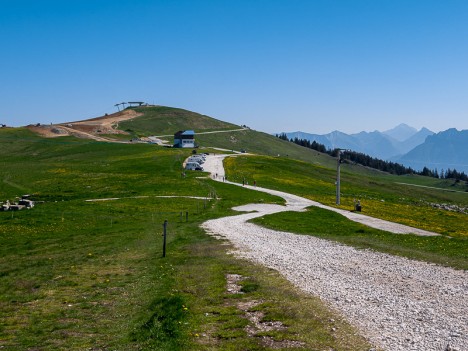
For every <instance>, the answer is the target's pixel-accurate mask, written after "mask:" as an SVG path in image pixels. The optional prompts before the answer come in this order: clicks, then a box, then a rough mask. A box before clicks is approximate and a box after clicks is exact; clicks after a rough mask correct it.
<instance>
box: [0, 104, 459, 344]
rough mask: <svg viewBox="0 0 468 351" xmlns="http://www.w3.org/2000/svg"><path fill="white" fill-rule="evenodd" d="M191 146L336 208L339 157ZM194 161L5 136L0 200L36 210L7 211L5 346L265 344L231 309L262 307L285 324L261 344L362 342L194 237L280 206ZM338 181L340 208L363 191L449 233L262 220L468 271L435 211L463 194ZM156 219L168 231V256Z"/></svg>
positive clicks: (3, 220)
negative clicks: (236, 280)
mask: <svg viewBox="0 0 468 351" xmlns="http://www.w3.org/2000/svg"><path fill="white" fill-rule="evenodd" d="M138 110H139V111H141V112H142V113H144V115H143V116H141V117H138V118H135V119H134V120H131V121H128V122H124V123H122V124H121V125H120V127H121V128H122V129H132V130H133V131H134V132H138V133H141V134H142V135H154V134H156V135H157V134H166V133H167V134H173V133H174V131H177V130H180V129H194V130H195V131H196V132H200V131H213V130H230V129H236V128H238V126H235V125H232V124H229V123H224V122H222V121H217V120H215V119H212V118H210V117H207V116H202V115H199V114H195V113H192V112H189V111H184V110H180V109H173V108H167V107H147V108H146V107H145V108H141V110H140V109H138ZM197 141H198V142H199V144H200V145H201V149H203V147H209V146H216V147H223V148H227V149H236V150H239V149H241V148H243V149H245V150H247V151H248V152H252V153H255V154H257V155H246V156H243V157H238V158H235V159H229V160H228V161H227V162H226V167H227V171H228V176H229V178H230V179H232V180H236V179H237V180H239V181H241V179H242V178H243V177H246V178H247V179H248V180H249V181H251V180H253V179H255V180H257V182H258V184H259V185H261V186H266V187H270V188H274V189H281V190H285V191H288V192H291V193H296V194H298V195H302V196H306V197H308V198H312V199H316V200H320V201H323V202H324V203H327V204H333V202H334V179H335V172H336V170H335V167H336V163H335V162H336V161H335V160H334V159H333V158H331V157H329V156H328V155H323V154H320V153H317V152H315V151H311V150H308V149H305V148H302V147H300V146H298V145H295V144H292V143H288V142H285V141H282V140H279V139H278V138H275V137H273V136H271V135H268V134H265V133H261V132H257V131H254V130H243V131H240V132H227V133H217V134H199V135H198V136H197ZM191 151H192V150H189V149H172V148H164V147H160V146H156V145H150V144H138V143H135V144H119V143H107V142H97V141H92V140H88V139H78V138H74V137H60V138H53V139H46V138H42V137H39V136H37V135H35V134H33V133H32V132H30V131H29V130H26V129H21V128H18V129H9V128H8V129H0V201H5V200H6V199H9V200H11V201H14V200H15V197H17V196H21V195H23V194H32V196H33V198H34V199H36V200H38V201H39V203H38V204H37V205H36V207H34V208H33V209H31V210H23V211H15V212H12V211H8V212H0V314H1V316H2V318H1V319H0V348H2V347H4V348H5V349H11V350H29V349H38V350H39V349H40V350H84V349H96V350H106V349H112V350H238V349H249V350H264V349H268V348H266V346H265V345H264V344H262V340H263V338H261V337H258V336H252V335H248V333H247V332H246V330H245V326H246V325H247V323H248V320H247V319H246V318H245V314H244V312H243V311H242V310H240V309H239V308H237V307H236V306H237V305H238V304H239V303H249V301H253V300H256V301H260V300H261V301H263V302H262V303H261V304H260V305H258V306H256V307H255V308H256V309H257V310H261V311H262V312H263V313H264V314H265V319H266V320H269V321H281V322H283V323H284V325H286V326H287V329H285V330H279V331H275V330H274V331H265V332H262V334H261V336H266V337H269V338H271V339H272V340H276V341H285V342H286V341H289V342H292V341H295V342H300V343H302V345H303V346H304V349H320V350H323V349H336V350H365V349H369V348H371V345H368V344H367V342H366V341H365V340H364V338H362V337H360V336H359V334H358V332H357V331H356V330H355V329H354V328H353V327H351V326H350V325H348V324H347V323H346V322H345V321H342V320H341V318H340V317H339V316H336V315H335V314H334V313H333V312H332V311H330V310H329V309H327V307H326V306H324V305H323V304H322V303H321V302H320V300H318V299H317V298H315V297H312V296H309V295H306V294H303V293H301V292H299V291H297V289H295V288H294V287H293V286H291V284H289V283H288V282H287V281H285V279H284V278H282V277H281V276H279V275H278V274H277V273H275V272H274V271H271V270H268V269H265V268H263V267H260V266H256V265H254V264H252V263H251V262H246V261H244V260H241V259H235V258H233V256H232V255H230V254H227V251H229V250H231V249H232V248H231V247H230V246H229V245H227V243H226V242H224V241H221V240H217V239H214V238H212V237H210V236H208V235H207V234H206V233H205V232H203V230H201V229H200V224H201V223H203V222H204V221H206V220H208V219H210V218H218V217H220V216H227V215H232V214H233V213H234V212H233V211H232V210H231V208H232V207H233V206H237V205H242V204H247V203H253V202H265V203H283V200H282V199H279V198H277V197H274V196H270V195H267V194H264V193H259V192H255V191H250V190H248V189H245V188H241V187H233V186H230V185H228V184H224V183H218V182H214V181H213V180H211V179H209V178H208V177H206V178H204V177H203V175H204V174H203V173H200V172H187V176H186V177H182V176H181V171H182V162H183V160H184V159H185V158H186V157H187V156H189V155H190V154H191ZM210 151H211V152H212V150H210ZM278 155H279V156H278ZM342 181H343V183H342V189H343V195H342V200H343V207H344V208H350V206H351V204H352V199H353V197H359V198H361V200H363V210H364V212H365V213H369V214H372V215H375V216H380V217H382V218H390V219H394V220H398V221H402V222H405V221H406V222H407V223H409V224H413V225H415V226H421V227H424V228H426V229H434V230H435V229H437V230H439V231H440V232H442V233H444V234H446V235H450V236H451V237H452V239H449V238H446V237H441V238H421V237H415V236H395V235H393V234H389V233H385V232H384V233H382V232H380V231H379V232H376V231H371V230H369V229H368V228H366V227H363V226H360V225H356V224H355V223H352V222H349V221H348V220H344V219H343V218H338V217H337V216H335V215H330V214H329V213H327V211H325V212H321V211H314V210H311V211H308V212H304V213H301V214H290V213H284V214H281V215H278V216H276V215H275V216H265V217H264V218H263V219H259V221H263V222H262V224H263V225H266V226H272V227H276V228H281V229H285V230H292V231H296V232H299V233H303V234H307V235H317V236H320V237H324V238H328V239H330V240H338V241H342V242H344V243H346V244H349V245H354V246H358V247H362V248H369V247H370V248H373V249H375V250H379V251H383V252H390V253H392V254H399V255H405V256H408V257H413V258H418V259H422V260H427V261H430V262H437V263H442V264H445V265H449V266H453V267H457V268H464V269H466V268H467V267H468V263H467V262H468V258H467V252H468V249H467V240H466V235H464V234H463V230H465V232H466V227H467V226H466V223H467V222H466V215H463V214H460V213H453V212H449V211H443V210H437V209H433V208H432V207H431V205H430V203H431V202H438V203H441V202H447V203H451V204H458V205H460V206H466V204H467V202H468V201H467V199H466V198H467V196H466V195H467V194H466V193H464V192H463V188H462V187H463V186H464V185H461V184H457V185H456V186H457V187H458V189H459V190H460V191H461V192H459V193H454V192H448V191H446V189H445V190H440V189H431V188H424V187H413V186H411V187H410V186H406V185H400V184H398V182H404V183H412V184H414V185H424V186H435V187H439V188H440V187H446V188H449V189H453V188H455V187H452V186H451V185H450V184H449V183H448V182H445V183H444V184H437V182H439V180H436V179H429V178H425V177H396V176H391V175H388V174H385V173H382V172H377V171H374V170H369V169H367V168H364V167H360V166H356V165H348V164H345V165H343V167H342ZM189 195H190V196H198V197H200V198H191V197H187V196H189ZM167 196H171V197H167ZM90 200H91V201H90ZM96 200H99V201H96ZM318 218H319V219H320V220H317V219H318ZM164 220H168V223H169V224H168V235H167V257H165V258H163V257H162V243H163V238H162V231H163V227H162V224H163V222H164ZM330 222H333V223H338V224H339V225H336V226H335V225H330ZM431 227H432V228H431ZM434 227H436V228H434ZM227 274H240V275H242V276H243V277H246V279H245V280H243V281H242V283H241V285H242V287H241V288H242V289H243V290H242V291H243V292H244V294H229V293H228V292H227V291H226V283H227V282H226V276H227Z"/></svg>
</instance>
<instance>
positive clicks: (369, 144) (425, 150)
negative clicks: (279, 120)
mask: <svg viewBox="0 0 468 351" xmlns="http://www.w3.org/2000/svg"><path fill="white" fill-rule="evenodd" d="M285 134H286V135H287V137H288V138H289V139H291V138H292V139H294V138H296V137H297V138H299V139H307V140H310V141H311V142H312V141H316V142H317V143H320V144H323V145H325V147H327V148H329V149H334V148H342V149H350V150H352V151H356V152H361V153H364V154H367V155H369V156H372V157H376V158H380V159H383V160H389V161H393V162H398V163H400V164H402V165H404V166H407V167H411V168H413V169H415V170H418V171H419V170H422V169H423V168H424V167H427V168H429V169H431V170H435V169H437V170H438V171H439V172H440V171H441V170H447V169H449V168H450V169H452V170H453V169H456V170H457V171H459V172H465V173H466V172H468V152H467V151H465V150H468V130H461V131H458V130H457V129H455V128H451V129H448V130H446V131H443V132H439V133H434V132H432V131H430V130H429V129H427V128H425V127H423V128H421V129H420V130H419V131H418V130H416V129H415V128H413V127H410V126H408V125H406V124H400V125H398V126H397V127H395V128H393V129H390V130H387V131H384V132H380V131H377V130H376V131H374V132H360V133H356V134H346V133H343V132H340V131H333V132H331V133H328V134H323V135H320V134H310V133H305V132H292V133H285Z"/></svg>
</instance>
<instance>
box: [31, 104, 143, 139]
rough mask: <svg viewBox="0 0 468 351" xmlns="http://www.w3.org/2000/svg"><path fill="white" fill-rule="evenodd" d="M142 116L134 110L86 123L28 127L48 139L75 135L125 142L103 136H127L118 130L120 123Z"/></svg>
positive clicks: (85, 121) (90, 120) (86, 121)
mask: <svg viewBox="0 0 468 351" xmlns="http://www.w3.org/2000/svg"><path fill="white" fill-rule="evenodd" d="M141 115H142V114H141V113H138V112H135V111H134V110H124V111H120V112H117V113H113V114H111V115H108V116H102V117H97V118H92V119H88V120H84V121H77V122H66V123H60V124H51V125H40V126H28V128H29V129H30V130H32V131H33V132H35V133H38V134H39V135H41V136H43V137H46V138H56V137H61V136H69V135H73V136H76V137H78V138H85V139H93V140H97V141H107V142H109V141H112V142H123V141H118V140H116V139H112V138H108V137H105V136H102V135H105V134H127V133H125V132H123V131H121V130H118V129H117V128H118V125H119V123H120V122H122V121H128V120H130V119H132V118H135V117H138V116H141Z"/></svg>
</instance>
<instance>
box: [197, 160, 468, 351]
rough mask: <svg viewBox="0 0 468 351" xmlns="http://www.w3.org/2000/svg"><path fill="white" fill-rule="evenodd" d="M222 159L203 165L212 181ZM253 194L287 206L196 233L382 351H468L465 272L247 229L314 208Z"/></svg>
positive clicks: (290, 198)
mask: <svg viewBox="0 0 468 351" xmlns="http://www.w3.org/2000/svg"><path fill="white" fill-rule="evenodd" d="M223 158H224V156H212V157H209V158H208V160H207V162H206V163H205V165H204V167H205V169H206V170H208V171H211V172H212V176H213V177H214V178H216V179H217V180H218V181H222V180H223V177H224V176H225V174H224V169H223V168H222V160H223ZM220 163H221V164H220ZM216 174H217V177H216ZM233 184H234V183H233ZM236 185H237V184H236ZM250 188H252V189H255V187H250ZM256 190H260V191H265V192H269V193H271V194H274V195H278V196H281V197H283V198H284V199H285V200H286V206H280V205H271V204H270V205H267V204H250V205H246V206H240V207H237V208H235V210H238V211H255V212H250V213H245V214H240V215H237V216H231V217H225V218H219V219H215V220H209V221H207V222H205V223H203V224H202V227H203V228H204V229H205V230H206V231H207V232H208V233H210V234H211V235H214V236H216V237H220V238H224V239H227V240H229V241H231V242H232V243H233V245H234V246H235V248H236V254H237V255H239V256H241V257H245V258H247V259H250V260H252V261H255V262H258V263H260V264H262V265H265V266H267V267H270V268H273V269H276V270H278V271H279V272H280V273H281V274H283V275H284V276H285V277H286V278H287V279H288V280H290V281H291V282H293V283H294V284H295V285H296V286H298V287H299V288H301V289H302V290H304V291H306V292H309V293H312V294H314V295H317V296H319V297H320V298H321V299H322V300H323V301H325V302H326V303H327V304H329V305H330V306H331V307H332V308H334V309H336V310H338V311H339V312H340V313H341V314H342V315H343V316H344V317H345V318H347V319H348V320H349V321H350V322H351V323H352V324H353V325H355V326H356V327H357V328H358V329H359V330H360V331H361V333H362V334H363V335H364V336H366V337H367V338H369V340H370V341H371V342H372V343H373V344H375V345H376V346H378V347H380V348H382V349H384V350H389V351H390V350H391V351H393V350H396V351H403V350H404V351H407V350H415V351H416V350H418V351H419V350H427V351H432V350H434V351H445V350H458V351H468V348H467V345H468V304H467V303H466V302H467V301H468V273H467V272H466V271H459V270H454V269H451V268H447V267H441V266H437V265H435V264H430V263H426V262H419V261H413V260H409V259H406V258H402V257H397V256H392V255H388V254H383V253H379V252H374V251H371V250H357V249H354V248H352V247H349V246H345V245H340V244H337V243H334V242H331V241H327V240H323V239H318V238H315V237H312V236H306V235H296V234H291V233H286V232H279V231H274V230H270V229H266V228H262V227H260V226H257V225H254V224H252V223H247V221H248V220H250V219H252V218H255V217H259V216H263V215H265V214H270V213H276V212H279V211H303V210H304V209H305V208H306V207H308V206H311V205H317V204H316V203H314V202H313V201H311V200H308V199H304V198H301V197H299V196H295V195H291V194H286V193H282V192H278V191H269V190H268V189H261V188H256ZM318 205H320V204H318ZM320 207H322V206H320Z"/></svg>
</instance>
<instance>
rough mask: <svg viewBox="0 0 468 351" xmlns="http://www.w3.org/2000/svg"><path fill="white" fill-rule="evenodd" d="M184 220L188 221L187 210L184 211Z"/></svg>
mask: <svg viewBox="0 0 468 351" xmlns="http://www.w3.org/2000/svg"><path fill="white" fill-rule="evenodd" d="M185 221H186V222H188V211H185Z"/></svg>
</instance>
